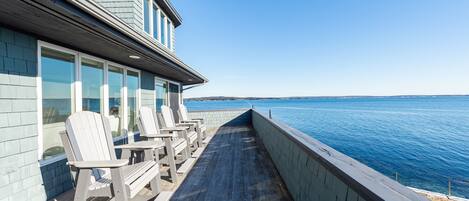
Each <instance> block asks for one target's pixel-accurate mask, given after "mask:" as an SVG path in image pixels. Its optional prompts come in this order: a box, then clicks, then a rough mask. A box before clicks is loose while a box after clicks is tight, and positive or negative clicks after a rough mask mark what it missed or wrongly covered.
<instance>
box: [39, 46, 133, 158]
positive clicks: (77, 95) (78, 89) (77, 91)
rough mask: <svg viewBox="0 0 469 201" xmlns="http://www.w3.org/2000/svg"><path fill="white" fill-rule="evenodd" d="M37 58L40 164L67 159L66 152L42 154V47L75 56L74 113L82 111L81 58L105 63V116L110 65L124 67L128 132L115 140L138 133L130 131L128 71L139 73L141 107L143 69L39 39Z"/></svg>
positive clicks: (124, 114) (123, 94)
mask: <svg viewBox="0 0 469 201" xmlns="http://www.w3.org/2000/svg"><path fill="white" fill-rule="evenodd" d="M37 44H38V45H37V58H38V65H37V66H38V76H37V77H36V86H37V87H36V93H37V99H36V100H37V124H38V126H37V132H38V159H39V163H40V166H45V165H48V164H51V163H54V162H56V161H59V160H62V159H65V154H64V153H63V154H59V155H57V156H53V157H51V158H48V159H43V158H42V154H43V151H44V146H43V137H44V133H43V129H44V127H43V121H42V115H43V110H42V66H41V65H42V61H41V56H42V55H41V53H42V48H43V47H44V48H48V49H52V50H56V51H59V52H63V53H66V54H71V55H73V56H74V59H75V80H74V82H73V84H72V97H71V98H72V113H74V112H79V111H82V86H81V58H86V59H91V60H95V61H98V62H102V63H103V65H104V69H103V70H104V83H103V85H102V86H101V89H102V90H103V91H102V92H103V99H104V100H103V102H104V103H103V104H102V107H103V108H102V110H103V111H101V112H102V114H104V115H105V116H109V83H108V71H109V65H112V66H114V67H118V68H121V69H123V78H124V81H123V87H122V89H121V90H122V93H121V94H122V104H123V105H124V107H123V117H122V118H123V122H124V123H123V125H122V129H123V130H124V131H125V132H126V133H124V134H123V135H121V136H119V137H115V138H114V139H113V140H114V141H118V140H122V139H125V138H130V137H131V136H133V135H135V134H137V133H132V132H128V128H127V127H128V120H127V118H128V117H127V115H128V111H127V108H128V106H127V102H128V101H127V98H128V97H127V71H133V72H136V73H137V74H138V88H137V108H140V107H141V81H142V80H141V74H142V73H141V70H138V69H135V68H131V67H128V66H125V65H122V64H118V63H115V62H112V61H108V60H105V59H102V58H99V57H96V56H92V55H88V54H85V53H82V52H79V51H75V50H71V49H68V48H65V47H62V46H58V45H55V44H52V43H48V42H45V41H41V40H38V42H37Z"/></svg>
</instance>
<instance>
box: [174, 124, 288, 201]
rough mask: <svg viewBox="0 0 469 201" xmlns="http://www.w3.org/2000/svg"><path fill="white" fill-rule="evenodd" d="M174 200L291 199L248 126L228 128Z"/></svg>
mask: <svg viewBox="0 0 469 201" xmlns="http://www.w3.org/2000/svg"><path fill="white" fill-rule="evenodd" d="M171 200H175V201H176V200H207V201H209V200H269V201H275V200H291V198H290V197H289V195H288V193H287V190H286V189H285V188H284V184H283V183H282V181H281V179H280V177H279V176H278V174H277V172H276V171H275V168H274V167H273V164H272V162H271V160H270V158H269V157H268V156H267V153H266V152H265V150H264V149H262V148H261V147H260V146H258V144H257V143H256V139H255V135H254V131H253V130H252V129H250V128H248V127H224V128H221V129H219V130H218V131H217V133H216V134H215V135H214V137H213V139H212V140H211V142H210V144H209V145H208V146H207V148H206V149H205V151H204V153H203V154H202V155H201V156H200V158H199V160H198V161H197V163H196V164H195V166H194V167H193V169H192V170H191V172H190V173H189V174H188V175H187V177H186V178H185V180H184V181H183V182H182V184H181V185H180V186H179V188H178V189H177V191H176V192H175V193H174V195H173V197H172V199H171Z"/></svg>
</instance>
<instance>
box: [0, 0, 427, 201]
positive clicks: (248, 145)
mask: <svg viewBox="0 0 469 201" xmlns="http://www.w3.org/2000/svg"><path fill="white" fill-rule="evenodd" d="M181 23H182V18H181V17H180V15H179V14H178V12H177V11H176V9H175V8H174V7H173V6H172V5H171V3H170V2H169V0H9V1H2V3H1V6H0V201H22V200H25V201H26V200H27V201H34V200H49V199H52V198H55V197H56V196H60V195H64V192H67V191H68V192H70V190H71V189H72V188H73V182H72V177H71V174H70V169H69V167H68V166H67V164H66V162H67V160H66V157H65V155H64V148H63V146H62V143H61V140H60V137H59V132H61V131H63V130H64V129H65V127H64V125H65V123H64V121H65V119H66V118H67V117H68V116H69V115H70V114H72V113H74V112H78V111H93V112H97V113H101V114H103V115H104V116H106V117H108V119H109V122H110V127H111V130H112V135H113V137H114V139H113V140H114V142H116V143H126V142H131V141H133V140H135V138H134V137H135V136H137V135H138V134H139V131H138V127H137V126H136V125H137V122H136V118H137V115H138V114H137V111H138V109H139V108H140V107H141V106H146V107H150V108H153V109H155V110H157V111H158V110H159V108H160V106H161V105H168V106H169V107H170V108H171V109H172V110H173V111H175V113H177V112H176V111H177V110H178V107H179V104H180V103H182V92H183V87H184V86H189V85H197V84H203V83H206V82H208V80H207V78H205V77H204V76H203V75H201V74H200V73H198V72H197V71H195V70H194V69H192V68H191V67H190V66H188V65H186V64H185V63H184V62H183V61H181V60H180V59H179V58H178V57H177V56H176V47H177V46H176V29H177V27H178V26H180V25H181ZM190 116H191V117H194V118H200V117H201V118H204V121H205V125H206V126H207V130H211V131H213V133H212V135H211V137H210V138H207V139H209V145H208V146H206V147H205V148H206V150H205V151H204V152H203V153H202V156H201V157H200V158H199V159H198V160H199V161H200V162H199V161H198V162H197V163H195V166H196V168H193V169H192V170H191V174H189V175H185V178H184V180H183V182H182V183H181V184H180V186H179V187H178V190H177V192H175V194H174V195H173V198H172V199H173V200H187V199H192V200H200V199H202V200H203V199H208V200H266V199H269V200H291V199H294V200H336V201H337V200H341V201H346V200H354V201H358V200H393V201H394V200H422V201H423V200H426V199H425V198H424V197H422V196H420V195H418V194H416V193H415V192H413V191H412V190H411V189H409V188H407V187H405V186H403V185H401V184H399V183H397V182H396V181H393V180H391V179H390V178H388V177H386V176H384V175H382V174H380V173H378V172H377V171H375V170H373V169H371V168H369V167H367V166H365V165H363V164H361V163H360V162H358V161H356V160H354V159H352V158H350V157H348V156H346V155H344V154H341V153H339V152H338V151H335V150H334V149H332V148H331V147H328V146H326V145H324V144H322V143H321V142H319V141H317V140H314V139H313V138H311V137H310V136H307V135H305V134H304V133H302V132H300V131H298V130H295V129H293V128H291V127H289V126H287V125H285V124H283V123H281V122H278V121H276V120H272V119H271V118H269V117H267V116H266V115H264V114H262V113H261V112H258V111H257V110H256V109H254V108H248V109H238V110H216V111H197V112H191V113H190ZM175 118H177V116H175ZM210 139H211V141H210ZM90 143H92V142H90ZM194 160H195V159H194ZM173 190H174V189H173Z"/></svg>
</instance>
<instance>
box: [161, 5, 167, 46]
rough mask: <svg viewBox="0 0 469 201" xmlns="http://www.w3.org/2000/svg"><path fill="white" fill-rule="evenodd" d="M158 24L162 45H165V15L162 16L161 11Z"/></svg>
mask: <svg viewBox="0 0 469 201" xmlns="http://www.w3.org/2000/svg"><path fill="white" fill-rule="evenodd" d="M160 26H161V30H160V32H161V43H163V45H166V29H165V27H166V17H165V16H164V14H163V12H161V17H160Z"/></svg>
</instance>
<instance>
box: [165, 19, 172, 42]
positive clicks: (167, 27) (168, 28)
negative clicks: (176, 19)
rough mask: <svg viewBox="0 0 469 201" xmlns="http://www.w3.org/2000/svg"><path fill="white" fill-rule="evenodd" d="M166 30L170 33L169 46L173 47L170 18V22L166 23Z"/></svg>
mask: <svg viewBox="0 0 469 201" xmlns="http://www.w3.org/2000/svg"><path fill="white" fill-rule="evenodd" d="M166 31H167V32H168V34H166V35H167V36H168V48H169V49H171V21H169V20H168V23H167V24H166Z"/></svg>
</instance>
